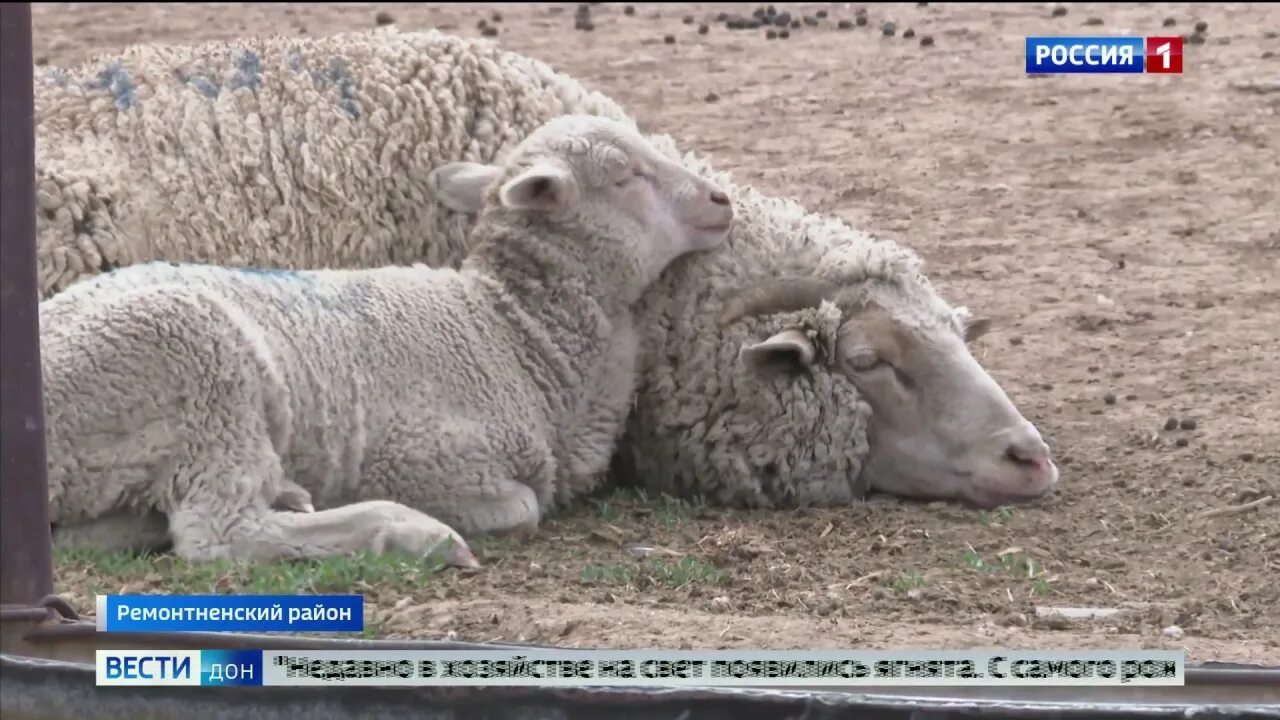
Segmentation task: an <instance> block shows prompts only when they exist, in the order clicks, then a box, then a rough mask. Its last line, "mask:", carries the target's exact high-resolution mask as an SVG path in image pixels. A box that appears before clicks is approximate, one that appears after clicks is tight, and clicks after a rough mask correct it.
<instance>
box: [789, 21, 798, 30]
mask: <svg viewBox="0 0 1280 720" xmlns="http://www.w3.org/2000/svg"><path fill="white" fill-rule="evenodd" d="M790 27H791V29H792V30H794V29H796V28H798V27H800V21H799V20H792V21H791V26H790Z"/></svg>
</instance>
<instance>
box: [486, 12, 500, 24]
mask: <svg viewBox="0 0 1280 720" xmlns="http://www.w3.org/2000/svg"><path fill="white" fill-rule="evenodd" d="M489 19H490V20H493V21H494V22H496V23H500V22H502V13H500V12H495V13H494V14H492V15H490V16H489Z"/></svg>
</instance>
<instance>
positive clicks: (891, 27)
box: [880, 20, 898, 37]
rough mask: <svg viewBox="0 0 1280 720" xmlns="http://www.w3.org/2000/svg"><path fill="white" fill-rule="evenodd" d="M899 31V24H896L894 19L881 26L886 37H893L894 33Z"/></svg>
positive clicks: (881, 30)
mask: <svg viewBox="0 0 1280 720" xmlns="http://www.w3.org/2000/svg"><path fill="white" fill-rule="evenodd" d="M897 31H898V26H897V25H895V24H894V22H893V21H892V20H890V21H888V22H886V23H885V24H883V25H881V26H880V32H881V34H883V35H884V36H885V37H893V34H894V33H895V32H897Z"/></svg>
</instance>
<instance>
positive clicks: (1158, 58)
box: [1146, 36, 1182, 75]
mask: <svg viewBox="0 0 1280 720" xmlns="http://www.w3.org/2000/svg"><path fill="white" fill-rule="evenodd" d="M1146 50H1147V57H1146V61H1147V66H1146V67H1147V72H1148V73H1170V74H1177V75H1181V74H1182V38H1180V37H1176V36H1175V37H1149V38H1147V48H1146Z"/></svg>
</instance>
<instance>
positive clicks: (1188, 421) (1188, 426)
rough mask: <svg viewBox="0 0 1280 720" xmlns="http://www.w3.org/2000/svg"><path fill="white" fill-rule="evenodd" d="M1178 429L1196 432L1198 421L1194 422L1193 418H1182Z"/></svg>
mask: <svg viewBox="0 0 1280 720" xmlns="http://www.w3.org/2000/svg"><path fill="white" fill-rule="evenodd" d="M1178 427H1180V428H1182V429H1183V430H1195V429H1196V421H1195V420H1193V419H1192V418H1182V422H1180V423H1178Z"/></svg>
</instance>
